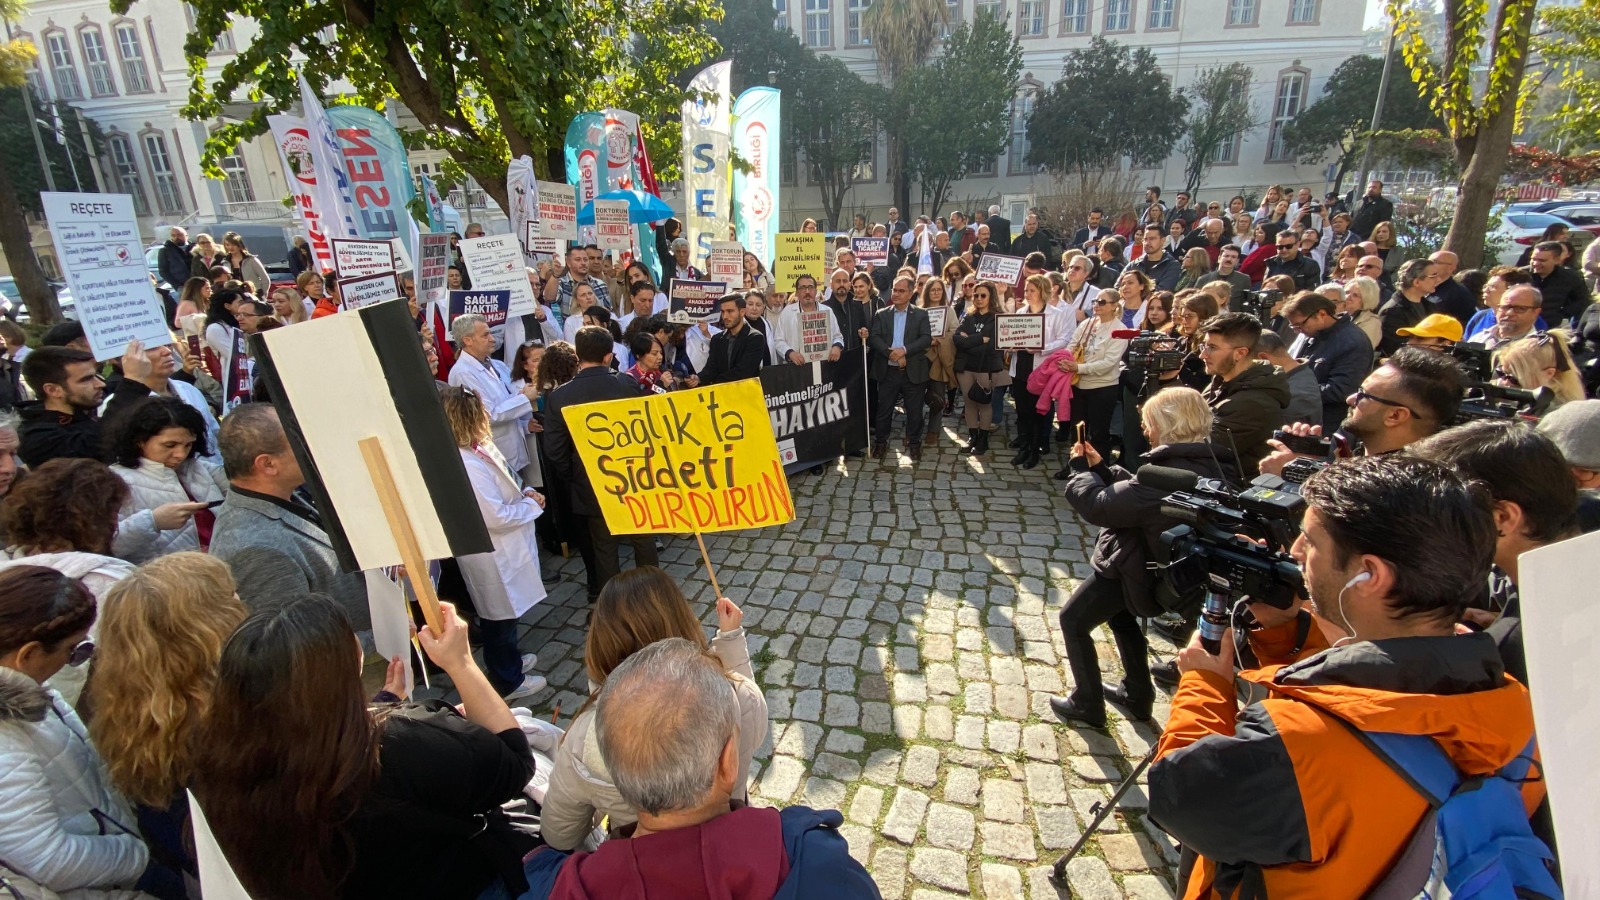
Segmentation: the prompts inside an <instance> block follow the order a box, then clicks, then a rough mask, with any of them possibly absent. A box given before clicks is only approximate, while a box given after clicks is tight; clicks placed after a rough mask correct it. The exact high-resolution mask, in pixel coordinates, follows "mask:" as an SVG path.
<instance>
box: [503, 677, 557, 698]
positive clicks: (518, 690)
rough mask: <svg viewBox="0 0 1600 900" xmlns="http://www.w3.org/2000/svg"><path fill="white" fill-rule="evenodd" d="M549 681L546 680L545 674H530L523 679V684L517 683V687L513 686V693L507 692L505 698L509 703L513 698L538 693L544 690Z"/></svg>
mask: <svg viewBox="0 0 1600 900" xmlns="http://www.w3.org/2000/svg"><path fill="white" fill-rule="evenodd" d="M547 683H548V682H546V681H545V678H544V676H543V675H529V676H528V677H526V678H524V679H522V683H521V684H519V685H517V686H516V687H515V688H512V689H511V693H509V694H506V696H505V700H506V702H507V703H510V702H511V701H512V700H516V699H519V698H521V697H527V696H531V695H533V694H537V693H539V692H540V691H542V690H544V686H545V685H546V684H547Z"/></svg>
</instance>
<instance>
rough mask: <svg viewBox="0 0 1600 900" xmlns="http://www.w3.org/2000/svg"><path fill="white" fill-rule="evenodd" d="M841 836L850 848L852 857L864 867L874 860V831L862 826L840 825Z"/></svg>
mask: <svg viewBox="0 0 1600 900" xmlns="http://www.w3.org/2000/svg"><path fill="white" fill-rule="evenodd" d="M839 836H840V837H842V838H844V840H845V843H846V844H847V845H848V846H849V848H850V856H851V857H852V858H854V859H855V861H856V862H858V863H861V864H862V865H863V866H865V865H866V864H867V861H868V860H870V859H871V858H872V829H870V828H867V827H865V826H862V825H840V826H839Z"/></svg>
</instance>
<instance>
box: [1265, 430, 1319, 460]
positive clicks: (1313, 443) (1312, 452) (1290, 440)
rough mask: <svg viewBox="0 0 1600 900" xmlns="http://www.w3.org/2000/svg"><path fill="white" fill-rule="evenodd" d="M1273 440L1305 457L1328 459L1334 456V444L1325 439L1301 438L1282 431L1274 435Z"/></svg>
mask: <svg viewBox="0 0 1600 900" xmlns="http://www.w3.org/2000/svg"><path fill="white" fill-rule="evenodd" d="M1272 439H1273V440H1275V441H1277V442H1278V443H1280V444H1283V445H1284V446H1285V447H1288V448H1289V449H1290V450H1291V451H1293V452H1295V453H1299V454H1301V455H1303V456H1322V457H1327V456H1331V455H1332V454H1333V442H1332V441H1330V440H1329V439H1327V438H1323V437H1313V436H1311V435H1307V436H1305V437H1300V436H1299V435H1294V434H1290V433H1289V432H1287V431H1281V430H1280V431H1274V432H1273V433H1272Z"/></svg>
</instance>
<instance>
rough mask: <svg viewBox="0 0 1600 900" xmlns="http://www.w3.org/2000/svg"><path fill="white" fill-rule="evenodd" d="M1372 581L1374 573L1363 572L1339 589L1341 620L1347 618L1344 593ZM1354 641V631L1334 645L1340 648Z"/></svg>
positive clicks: (1346, 620)
mask: <svg viewBox="0 0 1600 900" xmlns="http://www.w3.org/2000/svg"><path fill="white" fill-rule="evenodd" d="M1371 580H1372V573H1371V572H1361V573H1359V574H1357V575H1356V576H1355V577H1353V578H1351V579H1350V580H1349V581H1346V582H1345V583H1344V587H1342V588H1340V589H1339V618H1341V619H1344V618H1345V616H1344V592H1345V591H1348V590H1350V589H1351V588H1352V587H1355V586H1356V585H1358V584H1360V583H1362V582H1363V581H1371ZM1345 622H1346V623H1348V622H1349V620H1348V619H1345ZM1353 640H1356V635H1355V634H1354V633H1353V631H1352V633H1351V634H1350V635H1349V636H1348V637H1342V638H1340V639H1338V640H1337V641H1334V642H1333V645H1334V646H1335V647H1339V646H1342V645H1343V644H1344V642H1345V641H1353Z"/></svg>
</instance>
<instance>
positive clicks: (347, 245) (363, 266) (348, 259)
mask: <svg viewBox="0 0 1600 900" xmlns="http://www.w3.org/2000/svg"><path fill="white" fill-rule="evenodd" d="M332 244H333V271H334V272H335V273H336V274H337V275H338V276H339V281H340V282H341V283H342V282H343V281H344V280H345V279H346V278H367V277H370V276H373V275H385V274H388V273H391V272H393V271H395V264H394V245H393V244H391V243H389V242H388V241H361V240H356V239H355V238H334V239H333V241H332Z"/></svg>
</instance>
